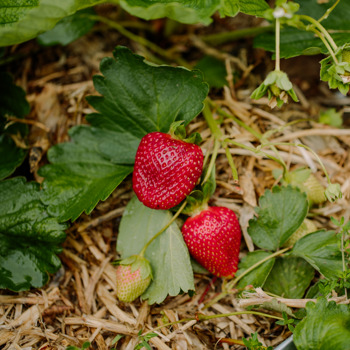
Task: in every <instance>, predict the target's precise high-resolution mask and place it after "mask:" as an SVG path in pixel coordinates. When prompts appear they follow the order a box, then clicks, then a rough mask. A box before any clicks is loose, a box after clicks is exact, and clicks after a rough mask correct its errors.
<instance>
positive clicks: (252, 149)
mask: <svg viewBox="0 0 350 350" xmlns="http://www.w3.org/2000/svg"><path fill="white" fill-rule="evenodd" d="M225 142H226V143H230V144H232V145H235V146H238V147H241V148H243V149H246V150H248V151H251V152H253V153H255V154H260V155H262V156H264V157H266V158H269V159H272V160H274V161H275V162H277V163H278V164H280V165H281V166H282V168H283V172H284V173H285V174H286V173H288V169H287V165H286V163H285V162H284V161H283V160H281V159H278V158H276V157H274V156H271V155H270V154H267V153H265V152H263V151H261V150H260V149H256V148H253V147H249V146H246V145H244V144H243V143H240V142H236V141H233V140H230V139H226V140H225ZM266 145H268V146H270V147H271V148H273V147H274V145H273V144H263V145H262V146H259V147H265V146H266ZM273 150H274V151H276V152H277V153H278V151H277V149H276V148H274V149H273Z"/></svg>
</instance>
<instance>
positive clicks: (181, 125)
mask: <svg viewBox="0 0 350 350" xmlns="http://www.w3.org/2000/svg"><path fill="white" fill-rule="evenodd" d="M169 135H170V136H171V137H172V138H174V139H175V140H179V141H184V142H187V143H192V144H195V145H197V146H199V145H200V143H201V142H202V137H201V135H200V134H199V133H198V132H195V133H193V134H191V135H190V136H189V137H186V135H187V134H186V127H185V121H184V120H178V121H176V122H173V123H172V124H171V125H170V130H169Z"/></svg>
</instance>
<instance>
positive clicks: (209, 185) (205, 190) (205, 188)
mask: <svg viewBox="0 0 350 350" xmlns="http://www.w3.org/2000/svg"><path fill="white" fill-rule="evenodd" d="M207 171H208V169H205V170H204V171H203V173H202V177H201V185H198V186H197V188H195V189H194V190H193V191H192V192H191V193H190V194H189V195H188V196H187V197H186V199H185V200H186V202H187V203H186V206H185V207H184V208H183V210H182V211H181V213H182V214H185V215H188V216H194V215H197V214H199V213H200V212H201V211H203V210H206V209H208V201H209V199H210V197H211V196H212V195H213V194H214V192H215V189H216V181H215V167H214V168H213V169H212V170H211V173H210V176H209V178H208V180H206V181H205V182H204V183H203V182H202V181H203V179H204V178H206V173H207ZM180 205H181V204H179V205H178V206H176V207H174V208H173V210H178V208H179V207H180Z"/></svg>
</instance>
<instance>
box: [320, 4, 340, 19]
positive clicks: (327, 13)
mask: <svg viewBox="0 0 350 350" xmlns="http://www.w3.org/2000/svg"><path fill="white" fill-rule="evenodd" d="M339 2H340V0H337V1H336V2H335V3H334V4H333V5H332V6H331V7H330V8H329V9H327V11H326V12H325V13H324V14H323V16H322V17H320V18H319V19H318V22H322V21H323V20H324V19H327V18H328V16H329V14H330V13H331V12H332V11H333V10H334V9H335V7H336V6H337V5H338V4H339Z"/></svg>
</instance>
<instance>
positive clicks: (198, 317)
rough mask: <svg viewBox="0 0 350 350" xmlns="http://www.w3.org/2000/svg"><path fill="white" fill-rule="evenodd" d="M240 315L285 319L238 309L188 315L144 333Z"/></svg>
mask: <svg viewBox="0 0 350 350" xmlns="http://www.w3.org/2000/svg"><path fill="white" fill-rule="evenodd" d="M238 315H257V316H263V317H268V318H273V319H275V320H283V318H282V317H278V316H274V315H270V314H266V313H264V312H258V311H236V312H230V313H227V314H216V315H203V314H197V315H196V316H195V317H188V318H183V319H181V320H178V321H175V322H168V323H164V324H162V325H161V326H158V327H156V328H153V329H151V330H149V331H147V332H146V333H144V334H142V335H143V336H144V335H146V334H148V333H151V332H154V331H157V330H158V329H161V328H164V327H168V326H173V325H175V324H179V323H184V322H189V321H207V320H211V319H215V318H220V317H230V316H238Z"/></svg>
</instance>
